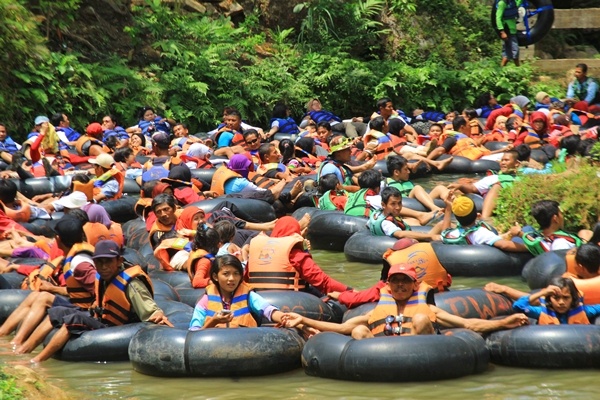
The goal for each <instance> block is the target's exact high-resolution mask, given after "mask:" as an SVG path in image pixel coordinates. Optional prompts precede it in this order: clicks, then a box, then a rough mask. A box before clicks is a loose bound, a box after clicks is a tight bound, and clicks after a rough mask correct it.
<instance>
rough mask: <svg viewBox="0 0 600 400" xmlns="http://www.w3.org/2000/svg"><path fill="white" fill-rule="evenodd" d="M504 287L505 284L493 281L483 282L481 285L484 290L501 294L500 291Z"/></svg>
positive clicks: (502, 290) (501, 291)
mask: <svg viewBox="0 0 600 400" xmlns="http://www.w3.org/2000/svg"><path fill="white" fill-rule="evenodd" d="M505 287H506V286H504V285H500V284H498V283H495V282H489V283H486V284H485V286H484V287H483V290H486V291H488V292H492V293H498V294H502V293H504V288H505Z"/></svg>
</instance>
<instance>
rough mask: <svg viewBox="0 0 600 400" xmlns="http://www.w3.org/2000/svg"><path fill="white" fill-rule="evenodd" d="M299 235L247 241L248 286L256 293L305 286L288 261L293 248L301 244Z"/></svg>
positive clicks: (263, 237)
mask: <svg viewBox="0 0 600 400" xmlns="http://www.w3.org/2000/svg"><path fill="white" fill-rule="evenodd" d="M303 242H304V238H303V237H302V236H300V235H298V234H294V235H292V236H286V237H281V238H272V237H269V236H267V235H263V234H261V235H258V236H256V237H255V238H254V239H252V240H251V241H250V256H249V259H248V265H247V268H248V283H249V284H250V286H252V288H253V289H256V290H268V289H278V290H295V291H298V290H300V289H303V288H305V287H306V282H305V281H304V280H302V279H300V274H298V271H297V270H296V269H295V268H294V267H293V266H292V264H291V262H290V251H291V250H292V248H293V247H294V246H295V245H297V244H299V243H303Z"/></svg>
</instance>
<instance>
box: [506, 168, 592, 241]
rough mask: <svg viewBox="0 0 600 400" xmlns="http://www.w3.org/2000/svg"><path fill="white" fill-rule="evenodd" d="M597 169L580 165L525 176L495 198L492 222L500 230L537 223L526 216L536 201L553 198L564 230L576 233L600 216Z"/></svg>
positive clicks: (528, 215)
mask: <svg viewBox="0 0 600 400" xmlns="http://www.w3.org/2000/svg"><path fill="white" fill-rule="evenodd" d="M597 173H598V169H597V168H595V167H593V166H590V165H587V164H582V165H580V166H579V167H578V168H576V169H572V170H568V171H566V172H563V173H560V174H553V175H526V176H523V177H522V180H520V181H517V182H515V183H514V185H513V186H512V187H511V188H507V189H503V190H502V191H501V192H500V195H499V197H498V202H497V206H496V217H495V221H496V223H497V224H498V225H499V226H500V228H501V230H506V229H508V228H509V227H510V226H512V225H513V224H514V222H515V221H516V222H519V223H520V224H521V225H525V224H527V225H533V226H537V224H536V222H535V220H534V219H533V217H532V216H531V215H530V208H531V205H532V204H533V203H534V202H536V201H538V200H556V201H558V202H559V203H560V206H561V209H562V210H563V212H564V215H565V229H566V230H568V231H571V232H577V231H578V230H579V229H583V228H587V229H589V228H591V227H593V225H594V224H595V223H596V222H597V221H598V217H599V216H600V179H599V178H598V176H597Z"/></svg>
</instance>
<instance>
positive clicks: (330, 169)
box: [320, 163, 344, 184]
mask: <svg viewBox="0 0 600 400" xmlns="http://www.w3.org/2000/svg"><path fill="white" fill-rule="evenodd" d="M327 174H335V176H337V178H338V181H340V183H342V184H343V183H344V178H343V177H342V173H341V172H340V169H339V168H338V167H336V166H335V164H334V163H327V164H326V165H324V166H323V169H322V170H321V174H320V176H325V175H327Z"/></svg>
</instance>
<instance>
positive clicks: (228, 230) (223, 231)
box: [213, 219, 245, 265]
mask: <svg viewBox="0 0 600 400" xmlns="http://www.w3.org/2000/svg"><path fill="white" fill-rule="evenodd" d="M213 228H214V229H215V231H217V233H218V234H219V238H220V243H219V245H220V247H219V251H218V252H217V257H219V256H224V255H226V254H231V255H233V256H236V257H237V258H238V259H239V260H240V261H241V262H242V265H244V261H245V260H244V259H243V257H242V252H241V249H240V248H239V246H238V245H237V244H235V243H232V241H233V238H234V237H235V233H236V228H235V224H234V223H233V222H231V221H229V220H227V219H222V220H220V221H218V222H217V223H216V224H215V225H214V226H213Z"/></svg>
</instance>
